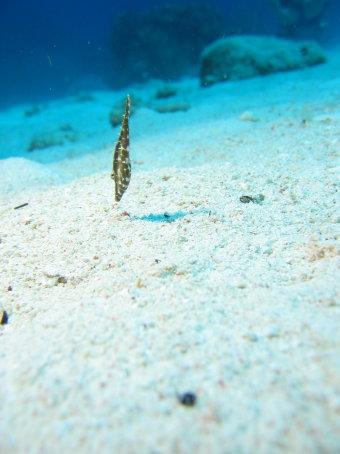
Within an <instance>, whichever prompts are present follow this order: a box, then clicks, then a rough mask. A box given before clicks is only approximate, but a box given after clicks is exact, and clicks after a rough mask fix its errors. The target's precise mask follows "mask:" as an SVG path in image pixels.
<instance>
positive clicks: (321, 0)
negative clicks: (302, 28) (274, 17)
mask: <svg viewBox="0 0 340 454" xmlns="http://www.w3.org/2000/svg"><path fill="white" fill-rule="evenodd" d="M270 1H271V3H272V4H273V5H274V7H275V9H276V10H277V12H278V14H279V16H280V20H281V22H282V25H283V26H284V27H294V26H296V25H298V24H304V23H308V22H311V21H312V20H315V19H317V18H318V17H319V16H320V15H321V14H322V12H323V10H324V8H325V6H326V0H270Z"/></svg>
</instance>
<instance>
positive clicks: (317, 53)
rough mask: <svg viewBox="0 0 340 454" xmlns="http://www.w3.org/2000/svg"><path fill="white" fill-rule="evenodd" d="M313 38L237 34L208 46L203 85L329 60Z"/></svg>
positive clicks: (202, 66) (204, 60)
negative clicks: (294, 38)
mask: <svg viewBox="0 0 340 454" xmlns="http://www.w3.org/2000/svg"><path fill="white" fill-rule="evenodd" d="M325 60H326V59H325V55H324V53H323V51H322V49H321V48H320V46H319V45H318V44H317V43H315V42H313V41H299V42H297V41H289V40H286V39H279V38H273V37H267V36H233V37H229V38H223V39H219V40H217V41H215V42H213V43H212V44H211V45H209V46H208V47H206V48H205V50H204V51H203V53H202V57H201V70H200V78H201V85H202V86H204V87H206V86H209V85H212V84H214V83H217V82H222V81H227V80H235V79H245V78H248V77H254V76H263V75H265V74H270V73H274V72H278V71H289V70H293V69H297V68H303V67H305V66H311V65H316V64H319V63H323V62H324V61H325Z"/></svg>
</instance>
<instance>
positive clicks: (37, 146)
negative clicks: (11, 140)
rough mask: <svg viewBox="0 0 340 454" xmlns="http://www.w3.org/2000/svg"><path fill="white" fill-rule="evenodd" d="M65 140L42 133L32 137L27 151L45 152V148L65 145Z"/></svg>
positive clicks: (51, 134)
mask: <svg viewBox="0 0 340 454" xmlns="http://www.w3.org/2000/svg"><path fill="white" fill-rule="evenodd" d="M63 143H64V140H63V138H62V137H60V136H58V135H55V134H53V133H42V134H39V135H36V136H34V137H32V139H31V141H30V143H29V145H28V147H27V151H34V150H43V149H44V148H51V147H56V146H58V145H63Z"/></svg>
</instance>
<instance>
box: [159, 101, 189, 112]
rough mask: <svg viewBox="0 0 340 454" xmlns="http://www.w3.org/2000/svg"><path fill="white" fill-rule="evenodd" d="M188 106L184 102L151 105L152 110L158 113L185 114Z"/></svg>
mask: <svg viewBox="0 0 340 454" xmlns="http://www.w3.org/2000/svg"><path fill="white" fill-rule="evenodd" d="M190 107H191V106H190V104H188V103H187V102H184V101H178V102H172V103H164V104H157V105H153V106H152V108H153V109H154V110H155V111H156V112H158V113H173V112H186V111H187V110H189V109H190Z"/></svg>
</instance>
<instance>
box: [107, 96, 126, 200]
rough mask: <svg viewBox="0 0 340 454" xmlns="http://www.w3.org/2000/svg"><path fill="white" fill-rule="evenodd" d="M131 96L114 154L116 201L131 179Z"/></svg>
mask: <svg viewBox="0 0 340 454" xmlns="http://www.w3.org/2000/svg"><path fill="white" fill-rule="evenodd" d="M130 112H131V97H130V96H129V95H127V97H126V101H125V111H124V115H123V119H122V124H121V128H120V133H119V137H118V141H117V143H116V146H115V150H114V155H113V166H112V173H111V178H112V179H113V180H114V182H115V201H116V202H119V201H120V200H121V198H122V197H123V194H124V192H125V191H126V189H127V188H128V186H129V183H130V179H131V162H130V151H129V148H130V137H129V119H130Z"/></svg>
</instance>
